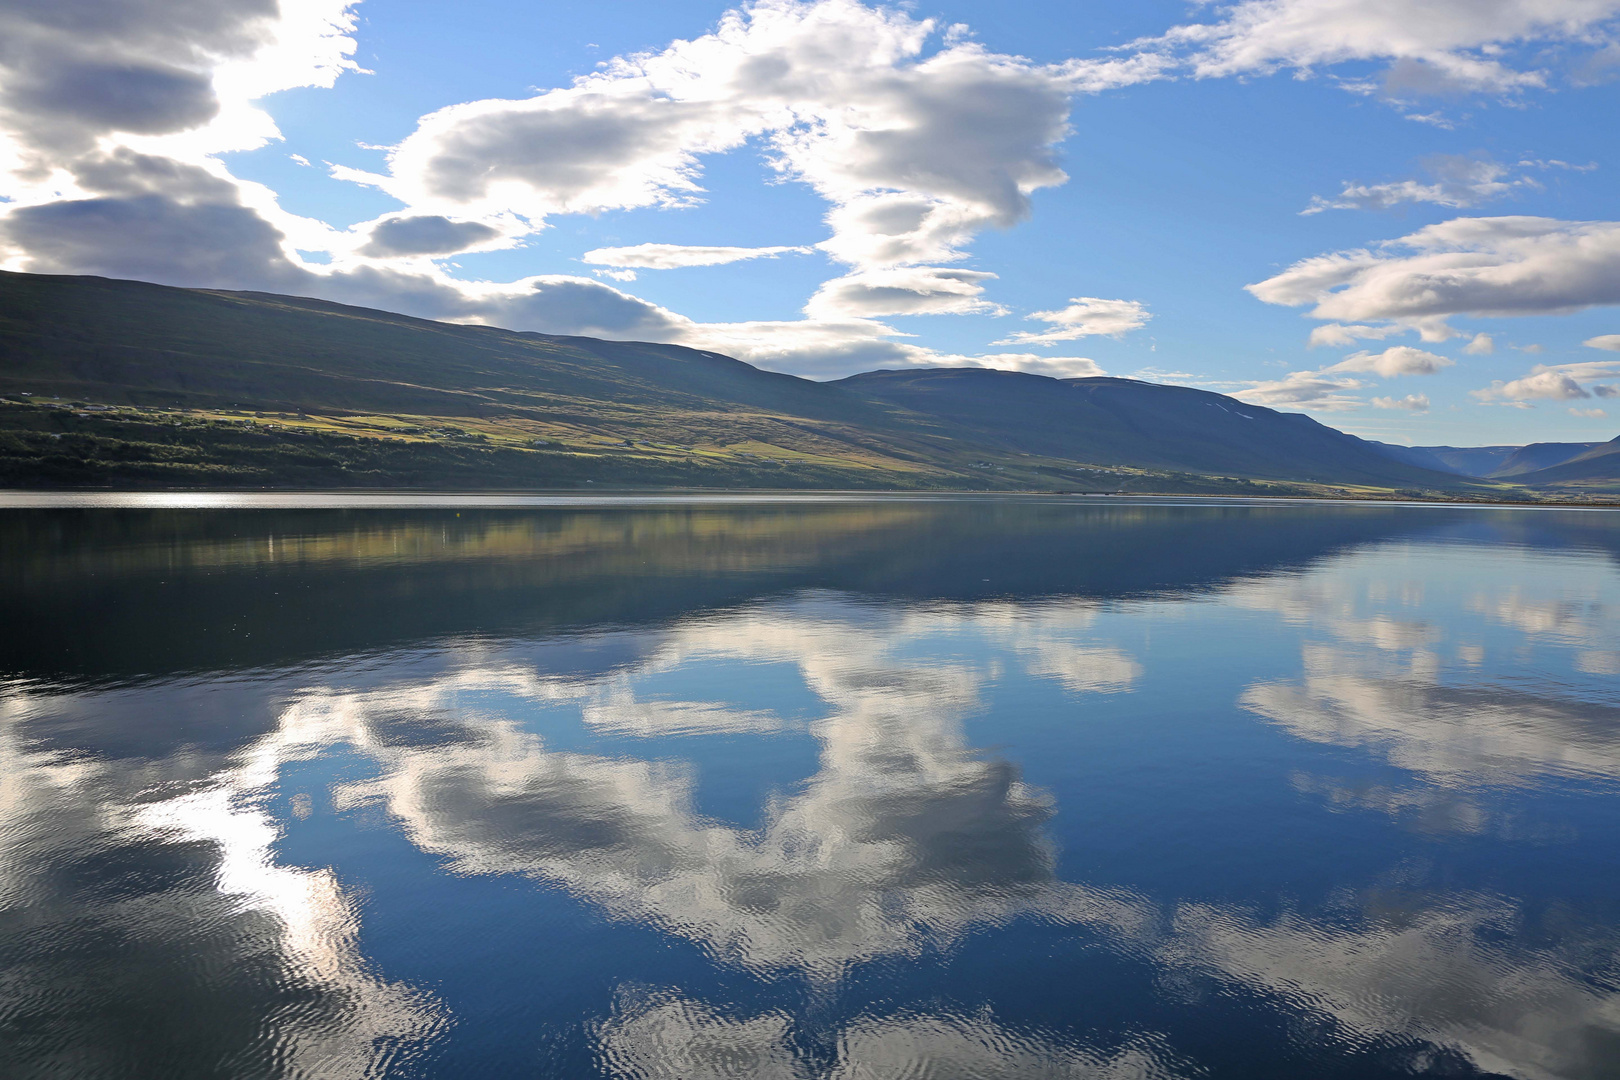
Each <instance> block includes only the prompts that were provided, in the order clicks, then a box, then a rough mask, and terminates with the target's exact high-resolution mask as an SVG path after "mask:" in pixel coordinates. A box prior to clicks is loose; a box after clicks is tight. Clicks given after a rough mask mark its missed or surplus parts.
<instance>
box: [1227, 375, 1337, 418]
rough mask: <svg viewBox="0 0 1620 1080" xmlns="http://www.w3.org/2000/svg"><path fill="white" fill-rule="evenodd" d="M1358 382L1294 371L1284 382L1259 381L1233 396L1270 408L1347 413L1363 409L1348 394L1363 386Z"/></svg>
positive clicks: (1283, 379) (1284, 378)
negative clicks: (1288, 407)
mask: <svg viewBox="0 0 1620 1080" xmlns="http://www.w3.org/2000/svg"><path fill="white" fill-rule="evenodd" d="M1361 385H1362V384H1361V382H1360V381H1359V380H1357V379H1350V378H1344V377H1334V376H1331V375H1325V374H1323V373H1322V372H1320V371H1291V372H1289V373H1288V374H1287V375H1286V376H1284V377H1283V378H1281V379H1275V380H1272V381H1270V382H1257V383H1254V384H1253V385H1251V386H1249V387H1248V388H1247V389H1244V390H1239V391H1237V392H1236V393H1234V394H1233V395H1232V396H1233V397H1235V398H1237V399H1239V400H1240V401H1247V402H1250V403H1252V404H1255V405H1265V406H1267V407H1268V408H1274V409H1275V408H1284V407H1287V406H1294V407H1296V408H1301V409H1315V410H1317V411H1318V412H1345V411H1347V410H1349V409H1356V408H1360V407H1361V405H1362V401H1361V399H1360V398H1357V397H1352V396H1350V395H1348V394H1347V393H1346V391H1348V390H1356V389H1359V388H1360V387H1361Z"/></svg>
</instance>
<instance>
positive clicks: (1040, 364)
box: [940, 353, 1108, 379]
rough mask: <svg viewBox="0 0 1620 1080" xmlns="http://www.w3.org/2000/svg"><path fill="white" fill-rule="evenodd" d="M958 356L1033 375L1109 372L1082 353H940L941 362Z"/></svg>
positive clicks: (968, 362) (1075, 375) (977, 363)
mask: <svg viewBox="0 0 1620 1080" xmlns="http://www.w3.org/2000/svg"><path fill="white" fill-rule="evenodd" d="M950 359H958V360H961V361H962V362H964V363H965V364H966V365H967V366H970V367H987V368H995V369H996V370H998V371H1025V372H1029V373H1030V374H1032V375H1050V376H1052V377H1053V378H1054V379H1093V378H1096V377H1097V376H1099V375H1106V374H1108V372H1106V371H1104V370H1103V369H1102V368H1100V367H1098V366H1097V362H1096V361H1095V360H1090V359H1087V358H1086V357H1084V356H1042V355H1041V354H1039V353H988V354H985V355H982V356H963V357H954V358H944V357H942V358H941V360H940V362H941V363H947V362H949V360H950Z"/></svg>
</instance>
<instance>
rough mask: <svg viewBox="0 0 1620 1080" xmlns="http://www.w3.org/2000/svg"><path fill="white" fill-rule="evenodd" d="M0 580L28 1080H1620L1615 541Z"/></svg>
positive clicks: (1057, 505) (9, 814) (91, 568)
mask: <svg viewBox="0 0 1620 1080" xmlns="http://www.w3.org/2000/svg"><path fill="white" fill-rule="evenodd" d="M458 514H459V515H460V516H459V517H458V516H457V515H458ZM0 545H3V546H0V552H3V553H4V561H3V568H0V604H4V610H6V611H7V612H8V613H9V614H8V616H7V618H6V619H5V626H4V628H3V629H0V649H3V652H0V669H3V672H4V674H3V678H4V681H3V682H0V1061H5V1062H7V1063H8V1064H6V1065H4V1066H0V1073H4V1074H5V1075H7V1076H13V1075H14V1076H27V1077H33V1076H50V1077H57V1076H64V1077H66V1076H71V1077H81V1076H85V1077H89V1076H109V1077H111V1076H119V1077H125V1076H128V1077H147V1076H152V1077H160V1076H161V1077H189V1076H231V1077H237V1076H316V1077H348V1076H355V1077H360V1076H375V1075H386V1076H413V1077H415V1076H423V1077H463V1076H539V1077H585V1076H608V1077H646V1078H659V1080H664V1078H669V1080H674V1078H684V1080H707V1078H711V1077H770V1078H775V1077H783V1078H801V1080H808V1078H820V1077H828V1078H838V1080H855V1078H863V1080H864V1078H897V1080H898V1078H901V1077H931V1078H940V1080H944V1078H969V1077H1087V1078H1091V1077H1099V1078H1108V1080H1115V1078H1136V1077H1205V1076H1207V1077H1232V1078H1244V1080H1249V1078H1260V1077H1277V1078H1284V1077H1287V1078H1300V1077H1357V1078H1359V1077H1383V1076H1407V1075H1434V1076H1474V1075H1508V1076H1516V1077H1603V1076H1617V1075H1620V985H1617V983H1620V861H1617V852H1620V797H1617V796H1620V782H1617V781H1620V678H1617V676H1620V573H1617V561H1616V560H1617V556H1620V516H1617V515H1613V514H1607V513H1575V512H1567V513H1566V512H1548V511H1512V510H1479V509H1449V508H1436V507H1412V508H1398V507H1388V506H1351V505H1339V506H1313V505H1286V504H1270V505H1252V504H1232V503H1207V504H1175V503H1163V502H1156V501H1151V500H1144V501H1139V502H1138V501H1129V500H1119V499H1107V500H1061V499H1050V498H1045V499H1022V500H1021V499H999V500H998V499H970V500H960V501H956V500H892V501H891V500H877V501H873V500H858V499H851V500H837V501H825V502H818V501H808V502H795V503H772V502H755V503H734V504H726V505H705V504H702V503H701V502H687V503H665V504H652V505H640V506H636V507H629V508H626V507H615V506H612V505H607V504H602V505H585V506H572V507H568V506H541V507H510V506H508V507H490V506H485V507H477V506H469V505H464V504H457V505H455V506H442V507H437V506H415V507H409V508H399V507H393V508H387V507H374V508H370V509H364V510H354V509H351V510H338V509H331V508H325V509H321V508H306V509H290V508H287V507H279V508H265V509H258V510H252V511H249V510H241V509H230V508H214V509H208V510H195V509H193V510H186V509H173V508H169V509H162V508H159V509H153V508H146V509H131V508H124V509H108V508H98V509H89V508H76V509H22V508H13V509H10V510H6V511H0Z"/></svg>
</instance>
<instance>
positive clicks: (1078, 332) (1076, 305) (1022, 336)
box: [995, 296, 1153, 345]
mask: <svg viewBox="0 0 1620 1080" xmlns="http://www.w3.org/2000/svg"><path fill="white" fill-rule="evenodd" d="M1025 317H1026V318H1029V319H1038V320H1039V321H1041V322H1045V323H1050V324H1051V325H1052V329H1050V330H1041V331H1033V330H1020V331H1018V332H1017V333H1015V334H1012V335H1011V336H1009V337H1007V338H1005V339H1004V340H1002V341H998V342H996V343H995V344H997V345H1052V344H1055V343H1057V342H1059V341H1073V340H1075V339H1076V338H1083V337H1097V336H1107V337H1120V336H1122V335H1124V334H1128V333H1130V332H1131V331H1132V330H1135V329H1138V328H1139V327H1142V326H1145V325H1146V324H1147V321H1148V320H1149V319H1151V318H1153V316H1152V315H1150V314H1148V311H1147V307H1146V305H1144V304H1142V303H1140V302H1138V301H1135V300H1101V299H1098V298H1097V297H1095V296H1076V297H1074V298H1073V299H1072V300H1070V301H1069V306H1068V307H1066V308H1060V309H1058V310H1056V311H1035V312H1031V313H1030V314H1029V315H1027V316H1025Z"/></svg>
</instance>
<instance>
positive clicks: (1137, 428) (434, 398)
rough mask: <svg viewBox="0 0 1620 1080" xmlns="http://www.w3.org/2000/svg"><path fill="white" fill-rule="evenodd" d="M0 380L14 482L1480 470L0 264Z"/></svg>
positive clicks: (965, 479) (1296, 479)
mask: <svg viewBox="0 0 1620 1080" xmlns="http://www.w3.org/2000/svg"><path fill="white" fill-rule="evenodd" d="M0 395H5V396H7V397H8V398H9V402H8V403H6V404H5V405H4V407H3V408H0V482H6V483H11V484H19V483H20V484H25V485H31V484H41V483H45V484H68V485H76V484H79V485H82V484H103V485H105V484H134V485H143V484H146V485H149V484H154V483H157V484H178V485H181V486H186V485H191V486H196V485H205V486H206V485H210V484H213V485H217V484H220V483H234V484H239V485H243V486H288V485H302V486H329V485H335V486H375V487H395V486H407V487H421V486H449V487H471V486H480V487H514V488H537V487H572V486H577V485H579V484H582V483H586V482H601V483H609V484H614V485H620V486H622V485H626V484H640V485H659V486H664V485H680V486H721V487H727V486H729V487H737V486H751V487H896V488H934V489H1003V488H1012V489H1028V490H1076V489H1079V490H1091V489H1096V490H1179V491H1208V492H1215V491H1228V492H1245V493H1270V494H1285V493H1293V494H1313V493H1335V492H1337V493H1341V494H1354V493H1376V492H1378V491H1386V492H1393V491H1397V490H1400V491H1404V492H1406V493H1407V494H1413V493H1424V492H1428V493H1434V494H1437V495H1447V496H1452V495H1458V494H1461V495H1464V496H1472V497H1483V496H1484V494H1485V493H1486V492H1488V491H1489V490H1490V488H1489V486H1488V485H1482V484H1481V483H1479V482H1477V481H1473V480H1471V479H1470V478H1467V477H1461V476H1457V475H1455V474H1451V473H1446V472H1441V471H1436V470H1432V469H1428V468H1423V467H1420V466H1415V465H1413V464H1410V463H1407V462H1402V461H1399V460H1396V459H1393V458H1391V457H1390V456H1389V455H1388V454H1386V453H1383V452H1381V451H1380V450H1379V449H1378V448H1377V447H1376V446H1375V445H1374V444H1371V443H1368V442H1366V441H1365V440H1361V439H1358V438H1357V437H1355V436H1353V435H1349V434H1346V433H1344V432H1340V431H1337V430H1335V429H1333V428H1330V427H1327V426H1326V425H1322V424H1319V423H1318V422H1317V421H1315V420H1313V419H1311V418H1310V417H1307V416H1304V415H1302V414H1297V413H1281V412H1277V411H1275V410H1271V409H1267V408H1264V407H1262V406H1257V405H1250V404H1247V403H1245V402H1240V401H1237V400H1236V399H1233V398H1229V397H1226V396H1224V395H1219V394H1214V393H1212V392H1210V391H1205V390H1199V389H1195V388H1191V387H1176V386H1168V385H1164V384H1157V383H1146V382H1140V381H1136V380H1129V379H1118V378H1109V377H1098V378H1089V379H1066V380H1065V379H1054V378H1051V377H1049V376H1044V375H1036V374H1032V373H1026V372H1007V371H995V370H992V369H986V368H918V369H906V370H900V371H887V372H883V371H880V372H867V373H863V374H861V375H857V376H851V377H849V378H847V379H841V380H837V381H833V382H813V381H811V380H807V379H802V378H799V377H797V376H792V375H785V374H781V373H776V372H768V371H764V370H762V369H759V368H755V367H753V366H752V365H749V364H746V363H744V362H743V361H740V360H736V359H734V358H731V357H726V356H723V355H722V354H719V353H714V352H711V351H708V350H700V349H691V348H687V347H684V346H678V345H666V344H657V343H648V342H633V341H632V342H619V341H606V340H602V339H595V338H582V337H562V336H555V335H546V334H540V333H535V332H526V331H525V332H519V331H509V330H503V329H500V328H496V327H486V326H470V325H463V324H455V323H442V322H435V321H432V320H425V319H416V318H412V317H410V316H404V315H398V314H394V313H390V312H383V311H377V310H374V309H369V308H358V307H353V306H350V305H343V304H336V303H333V302H330V301H324V300H318V299H313V298H304V297H289V296H281V295H278V294H271V293H245V292H230V291H222V290H204V289H180V288H175V287H171V286H162V285H154V284H150V283H144V282H129V281H119V280H115V279H108V278H87V277H59V276H47V275H31V274H15V273H0ZM47 396H54V397H55V398H56V399H60V400H66V401H67V402H68V406H69V407H67V408H54V409H52V408H46V405H47V404H60V400H58V401H54V402H46V403H45V404H42V402H44V399H45V398H46V397H47ZM75 401H76V402H78V405H77V406H74V405H73V404H72V403H73V402H75ZM91 404H94V405H96V406H97V408H96V409H91V408H90V407H89V406H90V405H91ZM1348 488H1355V489H1356V491H1350V490H1343V491H1339V490H1338V489H1348Z"/></svg>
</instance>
